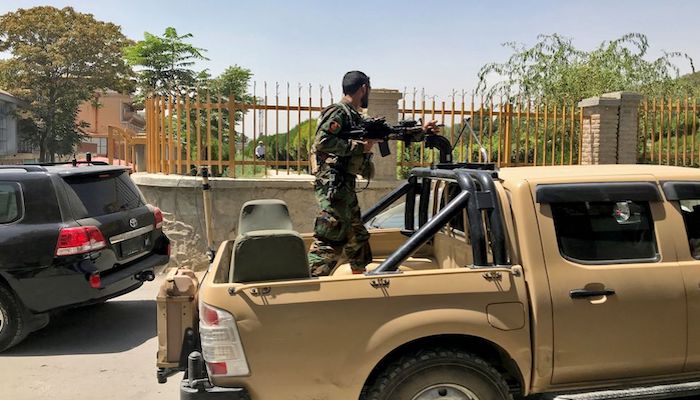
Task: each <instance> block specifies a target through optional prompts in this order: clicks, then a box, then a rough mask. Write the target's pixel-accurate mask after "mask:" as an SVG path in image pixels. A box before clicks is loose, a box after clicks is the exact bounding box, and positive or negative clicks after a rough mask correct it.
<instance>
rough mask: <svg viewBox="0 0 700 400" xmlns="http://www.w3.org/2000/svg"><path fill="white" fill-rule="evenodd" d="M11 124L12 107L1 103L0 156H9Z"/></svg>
mask: <svg viewBox="0 0 700 400" xmlns="http://www.w3.org/2000/svg"><path fill="white" fill-rule="evenodd" d="M9 124H10V106H9V104H7V103H0V154H7V153H8V151H9V149H8V148H7V142H8V140H9V138H8V137H7V136H8V130H9V127H8V125H9Z"/></svg>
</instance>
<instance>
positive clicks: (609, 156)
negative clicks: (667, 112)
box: [578, 92, 642, 164]
mask: <svg viewBox="0 0 700 400" xmlns="http://www.w3.org/2000/svg"><path fill="white" fill-rule="evenodd" d="M641 99H642V96H641V95H639V94H637V93H632V92H614V93H606V94H604V95H602V96H600V97H591V98H588V99H585V100H582V101H581V102H580V103H579V104H578V105H579V107H581V108H583V116H584V120H583V128H582V130H581V134H582V135H583V138H582V148H581V164H635V163H636V162H637V137H638V132H639V126H638V125H639V118H638V116H639V102H640V101H641Z"/></svg>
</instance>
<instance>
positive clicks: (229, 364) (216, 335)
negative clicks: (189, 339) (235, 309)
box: [199, 301, 250, 376]
mask: <svg viewBox="0 0 700 400" xmlns="http://www.w3.org/2000/svg"><path fill="white" fill-rule="evenodd" d="M199 336H200V339H201V344H202V356H204V361H206V364H207V371H208V372H209V376H245V375H248V374H250V369H249V368H248V361H247V360H246V358H245V352H244V351H243V344H242V343H241V337H240V335H239V334H238V327H237V326H236V320H235V319H234V318H233V315H231V314H229V313H227V312H226V311H223V310H219V309H218V308H214V307H212V306H210V305H208V304H205V303H203V302H201V301H200V302H199Z"/></svg>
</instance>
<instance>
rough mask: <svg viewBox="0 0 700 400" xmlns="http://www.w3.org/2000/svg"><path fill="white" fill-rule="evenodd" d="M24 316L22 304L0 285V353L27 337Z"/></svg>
mask: <svg viewBox="0 0 700 400" xmlns="http://www.w3.org/2000/svg"><path fill="white" fill-rule="evenodd" d="M25 315H26V313H25V312H24V307H23V306H22V304H20V302H19V301H18V300H17V298H16V297H15V296H14V295H13V294H12V292H11V291H10V290H9V289H7V288H6V287H5V286H3V285H2V284H0V351H4V350H7V349H9V348H10V347H12V346H14V345H16V344H17V343H19V342H21V341H22V340H23V339H24V338H25V337H26V336H27V333H28V332H27V326H26V319H25Z"/></svg>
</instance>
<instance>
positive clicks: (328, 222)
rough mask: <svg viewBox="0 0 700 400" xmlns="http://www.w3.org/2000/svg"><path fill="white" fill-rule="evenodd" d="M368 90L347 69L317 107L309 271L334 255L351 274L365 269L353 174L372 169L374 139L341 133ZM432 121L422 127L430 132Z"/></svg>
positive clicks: (364, 79) (364, 80) (323, 267)
mask: <svg viewBox="0 0 700 400" xmlns="http://www.w3.org/2000/svg"><path fill="white" fill-rule="evenodd" d="M369 93H370V84H369V77H368V76H367V75H365V74H364V73H362V72H360V71H350V72H348V73H346V74H345V76H344V77H343V94H344V95H345V96H344V97H343V98H342V100H341V101H340V102H339V103H336V104H333V105H331V106H329V107H327V108H326V109H324V110H323V111H322V112H321V116H320V118H319V121H318V128H317V130H316V138H315V140H314V144H313V147H312V155H311V162H312V172H313V173H314V174H315V175H316V181H315V185H314V189H315V194H316V200H317V201H318V204H319V207H320V208H321V211H320V213H319V215H318V217H316V221H315V224H314V242H313V244H312V245H311V249H310V252H309V269H310V272H311V275H312V276H321V275H328V274H330V273H331V271H332V270H333V268H334V267H335V266H336V264H337V263H338V261H339V259H340V257H341V256H342V255H343V253H344V254H345V258H346V259H347V261H348V262H349V263H350V268H351V269H352V272H353V273H354V274H361V273H363V272H365V266H366V265H367V264H369V263H370V262H371V261H372V251H371V249H370V246H369V233H368V232H367V230H366V229H365V227H364V224H363V223H362V219H361V213H360V206H359V204H358V201H357V195H356V192H355V179H356V176H357V175H361V176H363V177H364V178H366V179H371V178H372V176H373V174H374V165H373V164H372V153H371V150H372V146H374V144H375V143H376V141H373V140H368V141H357V140H347V139H345V138H343V136H345V137H347V135H343V133H344V132H347V131H349V130H352V129H353V128H358V127H360V126H361V124H362V115H360V112H359V109H360V108H367V104H368V100H369ZM436 123H437V121H431V122H429V123H428V124H426V125H425V126H424V129H425V130H426V131H428V130H433V131H436V130H437V128H436Z"/></svg>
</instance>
